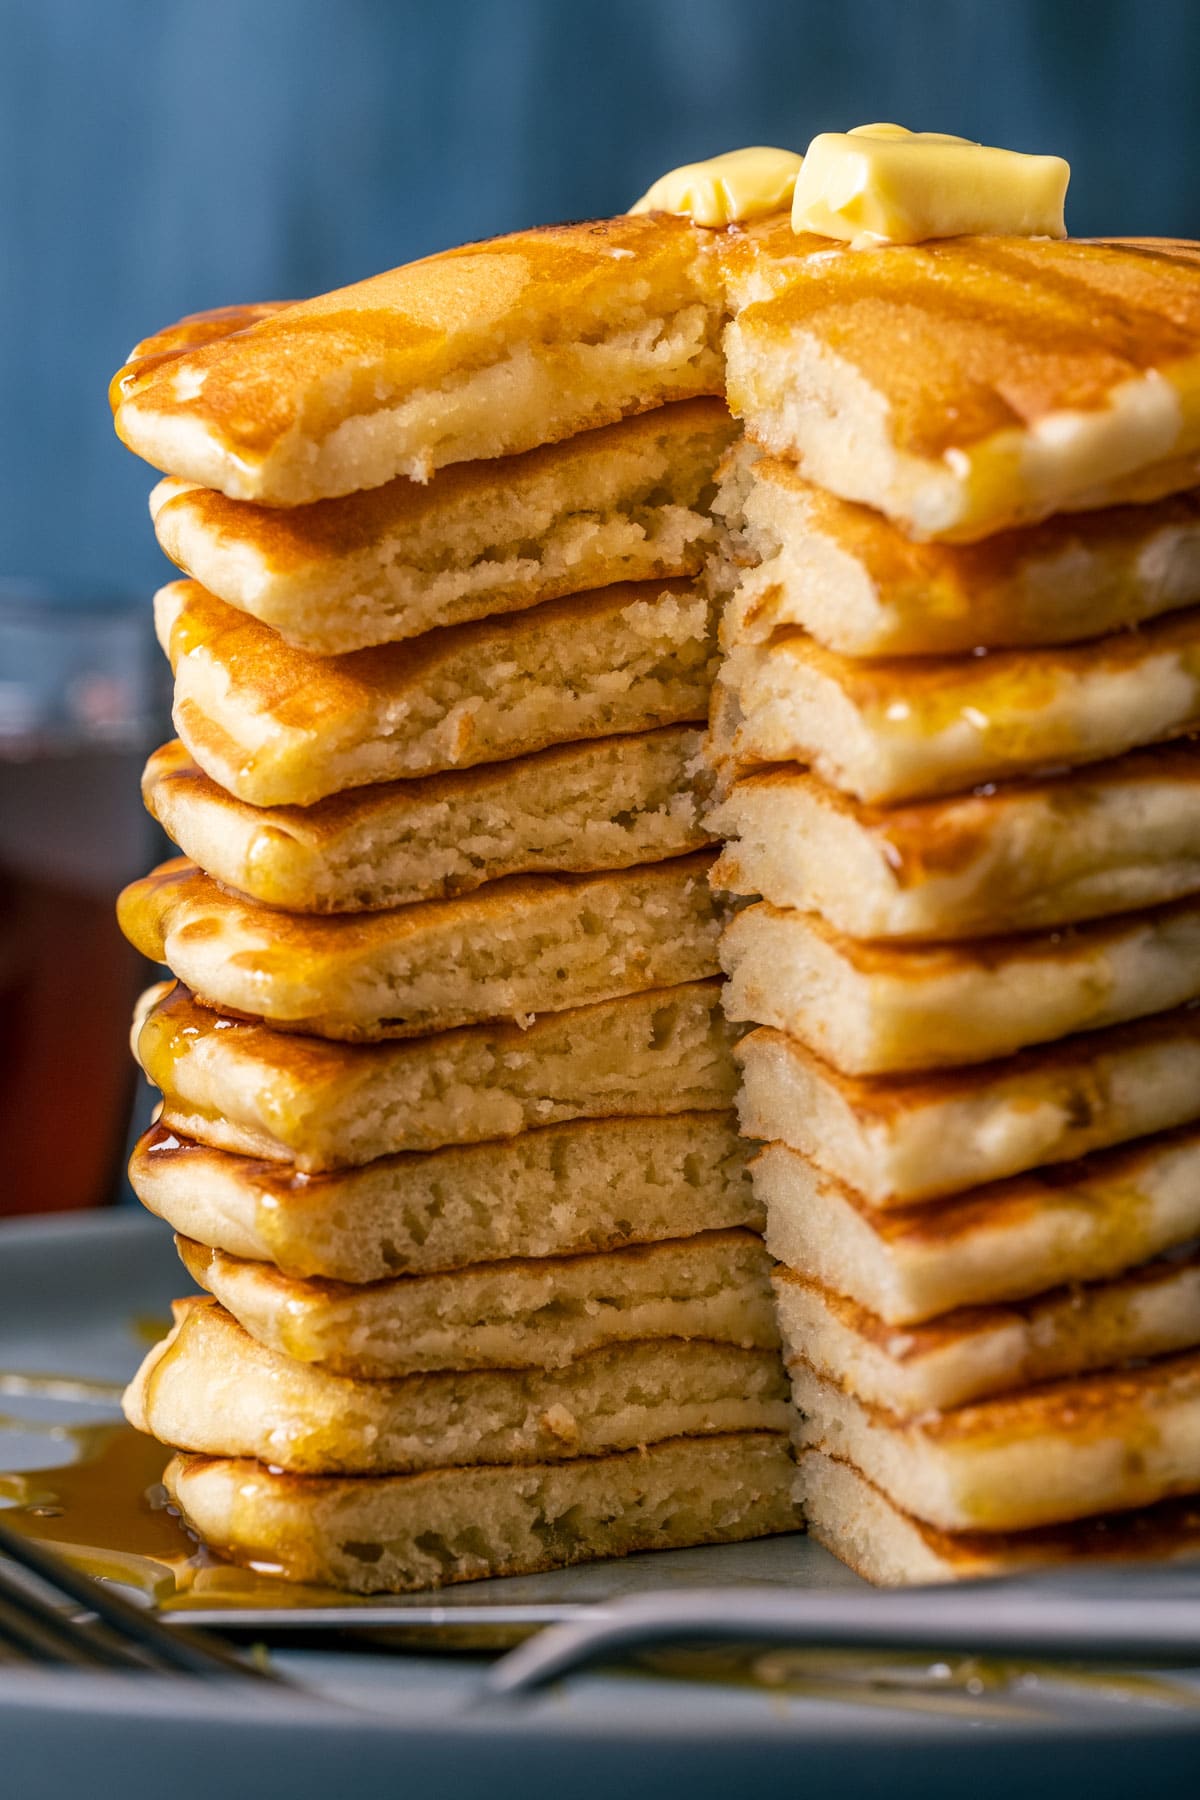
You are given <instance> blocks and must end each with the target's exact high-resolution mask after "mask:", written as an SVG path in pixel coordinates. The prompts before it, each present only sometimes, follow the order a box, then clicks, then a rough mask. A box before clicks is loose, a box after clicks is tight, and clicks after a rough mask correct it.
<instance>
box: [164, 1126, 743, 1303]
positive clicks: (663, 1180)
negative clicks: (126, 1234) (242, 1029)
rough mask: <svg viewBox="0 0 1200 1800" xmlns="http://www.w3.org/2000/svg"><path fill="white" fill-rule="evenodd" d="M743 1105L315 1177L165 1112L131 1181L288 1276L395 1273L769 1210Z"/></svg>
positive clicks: (699, 1227)
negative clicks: (756, 1182) (740, 1127)
mask: <svg viewBox="0 0 1200 1800" xmlns="http://www.w3.org/2000/svg"><path fill="white" fill-rule="evenodd" d="M748 1154H749V1146H748V1145H746V1144H744V1143H743V1142H742V1141H741V1139H740V1138H739V1137H738V1134H737V1127H736V1123H735V1120H734V1115H733V1113H732V1112H731V1111H728V1110H726V1111H719V1112H718V1111H713V1112H685V1113H678V1114H673V1115H668V1116H666V1117H662V1118H616V1119H576V1120H572V1121H570V1122H569V1123H568V1124H565V1125H548V1126H546V1127H545V1128H544V1129H542V1130H539V1131H522V1132H520V1133H518V1135H517V1136H516V1137H513V1138H507V1139H504V1140H502V1141H501V1142H499V1143H485V1144H466V1145H458V1144H454V1145H450V1146H448V1147H447V1148H445V1149H442V1150H433V1151H430V1152H428V1153H426V1154H421V1153H419V1152H409V1153H408V1154H406V1155H400V1156H385V1157H381V1158H380V1159H379V1160H378V1161H376V1162H371V1163H367V1164H365V1165H364V1166H363V1167H362V1168H358V1169H338V1170H335V1171H334V1172H333V1173H332V1174H326V1175H306V1174H303V1173H302V1172H301V1171H299V1170H297V1169H294V1168H292V1167H290V1166H289V1165H288V1164H286V1163H284V1164H282V1165H281V1164H279V1163H272V1162H265V1161H263V1160H262V1159H261V1158H255V1157H250V1156H238V1155H235V1154H234V1153H233V1152H232V1151H229V1150H214V1149H213V1148H212V1147H211V1146H210V1145H208V1144H199V1143H195V1142H193V1141H192V1140H191V1139H189V1138H179V1137H176V1136H175V1135H174V1134H173V1133H172V1132H170V1131H167V1130H166V1129H164V1127H163V1126H161V1125H156V1126H152V1127H151V1129H150V1130H149V1131H148V1132H146V1133H145V1134H144V1135H143V1136H142V1138H140V1139H139V1141H138V1143H137V1145H136V1146H135V1148H134V1152H133V1160H132V1161H131V1163H130V1165H129V1179H130V1181H131V1183H132V1184H133V1189H134V1192H135V1193H136V1194H137V1196H138V1198H139V1200H140V1201H141V1202H142V1204H143V1206H146V1207H148V1208H149V1210H150V1211H151V1212H152V1213H157V1214H158V1215H159V1216H160V1217H161V1218H164V1219H166V1221H167V1223H168V1224H169V1225H171V1226H173V1227H174V1229H175V1230H176V1231H178V1232H180V1233H181V1234H182V1235H183V1236H184V1237H188V1238H194V1239H195V1240H196V1241H197V1242H198V1243H201V1244H209V1245H212V1246H214V1247H215V1248H216V1249H219V1250H228V1251H230V1252H231V1253H232V1254H233V1255H234V1256H240V1257H245V1258H248V1259H249V1260H251V1261H259V1262H271V1263H274V1264H275V1266H276V1268H279V1269H282V1270H283V1271H284V1273H285V1274H287V1275H298V1276H307V1275H324V1276H327V1277H329V1278H330V1279H331V1280H334V1281H382V1280H384V1279H385V1278H386V1277H387V1276H389V1275H428V1274H431V1273H433V1272H434V1271H437V1270H441V1269H460V1268H465V1267H466V1266H468V1265H469V1264H471V1263H483V1262H497V1261H499V1260H501V1259H503V1258H505V1257H513V1256H575V1255H579V1254H580V1253H582V1252H585V1251H591V1250H617V1249H620V1248H621V1247H622V1246H623V1245H625V1244H645V1243H655V1242H657V1241H659V1240H660V1239H662V1238H671V1237H691V1236H692V1235H693V1234H694V1233H696V1232H699V1231H723V1230H727V1229H728V1228H730V1227H732V1226H739V1225H744V1226H748V1227H749V1228H750V1229H751V1230H752V1231H761V1230H762V1228H763V1223H764V1218H763V1212H762V1208H761V1207H760V1206H759V1204H758V1202H757V1201H756V1200H755V1198H754V1194H753V1190H752V1189H751V1186H750V1179H749V1176H748V1174H747V1171H746V1160H747V1157H748Z"/></svg>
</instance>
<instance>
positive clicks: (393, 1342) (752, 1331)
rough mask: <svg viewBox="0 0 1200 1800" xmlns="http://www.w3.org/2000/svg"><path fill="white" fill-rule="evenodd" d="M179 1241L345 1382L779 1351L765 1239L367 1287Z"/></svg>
mask: <svg viewBox="0 0 1200 1800" xmlns="http://www.w3.org/2000/svg"><path fill="white" fill-rule="evenodd" d="M176 1243H177V1245H178V1247H179V1253H180V1255H181V1257H182V1258H183V1263H184V1267H185V1268H186V1269H187V1272H188V1274H189V1275H190V1276H191V1277H192V1279H193V1281H195V1282H196V1283H197V1284H198V1285H199V1286H200V1287H203V1288H207V1290H208V1292H209V1293H210V1294H213V1295H214V1296H215V1297H216V1299H218V1300H219V1301H220V1302H221V1305H222V1306H224V1307H225V1309H226V1310H227V1311H228V1312H230V1313H232V1315H233V1317H234V1318H235V1319H236V1320H237V1321H238V1323H239V1324H240V1325H242V1326H243V1327H244V1328H245V1330H247V1331H248V1332H249V1333H250V1335H251V1337H253V1338H255V1339H257V1341H258V1342H259V1343H260V1344H266V1345H267V1346H268V1347H269V1348H270V1349H272V1350H281V1351H283V1353H284V1354H285V1355H287V1356H293V1357H295V1358H296V1359H297V1361H299V1362H305V1363H319V1364H320V1365H321V1367H322V1368H326V1369H332V1370H333V1371H334V1373H335V1374H339V1375H365V1376H394V1375H413V1374H420V1373H422V1372H424V1371H427V1370H433V1369H458V1370H461V1369H556V1368H561V1367H562V1366H563V1365H564V1364H566V1363H570V1362H573V1361H574V1360H575V1358H576V1357H578V1356H586V1355H588V1354H589V1353H590V1352H591V1351H593V1350H599V1349H602V1348H603V1347H604V1346H606V1345H609V1344H629V1343H635V1342H638V1341H639V1340H641V1339H643V1338H676V1337H678V1338H704V1339H707V1340H709V1341H710V1342H713V1343H721V1344H737V1345H740V1346H741V1347H742V1348H743V1349H746V1350H769V1349H771V1348H772V1347H773V1346H774V1345H776V1344H778V1342H779V1333H778V1330H777V1328H776V1324H775V1309H774V1306H773V1304H772V1300H771V1284H770V1280H769V1278H768V1277H769V1271H770V1266H771V1259H770V1257H769V1256H768V1255H767V1253H766V1251H765V1250H764V1249H763V1244H762V1239H761V1238H760V1237H759V1236H758V1235H757V1234H756V1233H755V1232H752V1231H712V1232H705V1233H702V1234H701V1235H700V1236H698V1237H691V1238H673V1239H668V1240H666V1241H664V1242H662V1243H659V1244H636V1245H632V1246H630V1247H628V1248H627V1249H624V1250H606V1251H600V1252H597V1253H596V1254H594V1255H589V1256H547V1257H529V1258H524V1259H521V1260H514V1261H510V1262H496V1263H480V1264H476V1265H475V1266H474V1267H472V1268H467V1269H451V1270H449V1271H447V1272H446V1273H444V1274H440V1275H404V1276H400V1277H399V1278H398V1279H395V1280H391V1281H375V1282H369V1283H366V1284H354V1285H352V1284H351V1283H349V1282H344V1281H322V1280H318V1279H316V1278H314V1279H311V1280H308V1281H299V1280H297V1279H296V1278H295V1277H294V1276H291V1275H284V1274H281V1273H280V1271H279V1270H278V1269H276V1268H274V1267H273V1266H272V1265H271V1264H270V1263H261V1262H246V1261H244V1260H243V1259H242V1258H240V1257H235V1256H230V1255H228V1253H227V1252H226V1251H224V1250H211V1249H208V1248H207V1247H206V1246H204V1245H203V1244H195V1243H192V1242H191V1240H190V1239H187V1238H178V1239H177V1240H176Z"/></svg>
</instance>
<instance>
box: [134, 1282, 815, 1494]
mask: <svg viewBox="0 0 1200 1800" xmlns="http://www.w3.org/2000/svg"><path fill="white" fill-rule="evenodd" d="M125 1416H126V1417H127V1418H128V1420H129V1422H130V1424H131V1425H134V1426H136V1427H137V1429H138V1430H139V1431H145V1432H148V1433H149V1434H150V1435H151V1436H152V1437H156V1438H158V1440H159V1442H160V1443H164V1444H170V1445H171V1446H172V1447H173V1448H174V1449H176V1450H190V1451H199V1452H202V1453H204V1454H205V1455H209V1456H238V1457H252V1458H254V1459H256V1460H257V1461H259V1462H262V1463H267V1464H271V1465H272V1466H274V1467H277V1468H281V1469H285V1470H287V1471H289V1472H290V1473H291V1474H297V1475H393V1474H409V1473H412V1472H414V1471H416V1470H419V1469H437V1468H446V1467H449V1466H457V1465H464V1466H465V1465H471V1464H477V1463H533V1462H558V1461H561V1460H562V1459H563V1458H564V1457H571V1456H603V1455H608V1454H609V1453H611V1452H613V1451H617V1450H634V1449H636V1448H637V1447H638V1446H639V1445H640V1444H653V1443H658V1442H661V1441H662V1440H663V1439H664V1438H673V1437H694V1436H704V1435H709V1434H712V1433H714V1432H729V1431H786V1430H787V1429H788V1421H789V1407H788V1401H787V1383H786V1379H785V1377H784V1373H783V1369H782V1367H781V1365H780V1362H779V1357H778V1354H777V1353H776V1352H775V1351H774V1350H742V1349H739V1348H738V1347H736V1346H734V1345H732V1344H713V1343H704V1342H701V1341H696V1342H693V1343H685V1342H684V1341H683V1340H681V1339H679V1338H661V1339H656V1340H654V1341H653V1342H649V1343H646V1342H643V1343H633V1344H617V1345H613V1346H612V1347H610V1348H608V1349H604V1350H596V1351H593V1352H592V1354H591V1355H590V1356H584V1357H580V1358H579V1360H578V1361H577V1362H573V1363H568V1364H567V1366H566V1367H565V1368H563V1369H555V1370H552V1371H546V1370H543V1369H534V1370H520V1369H517V1370H514V1369H482V1370H475V1371H473V1372H471V1373H469V1374H460V1373H457V1372H454V1371H450V1372H442V1373H439V1374H433V1375H409V1376H406V1377H404V1378H402V1379H400V1380H396V1381H356V1380H354V1379H352V1378H350V1377H347V1376H344V1375H332V1374H330V1373H329V1372H328V1371H327V1370H324V1369H316V1368H313V1367H312V1366H311V1365H309V1364H306V1363H300V1362H296V1361H294V1360H293V1359H292V1358H291V1357H288V1356H283V1355H282V1354H281V1353H280V1352H279V1351H277V1350H268V1349H267V1348H266V1347H265V1346H264V1345H262V1344H259V1343H256V1342H255V1340H254V1339H253V1338H252V1337H250V1335H249V1334H248V1333H247V1332H246V1331H244V1330H243V1329H242V1327H241V1326H240V1325H239V1324H238V1323H237V1322H236V1320H234V1319H233V1318H231V1317H230V1315H229V1314H228V1313H227V1312H225V1311H224V1310H223V1309H222V1308H221V1307H220V1306H218V1305H217V1304H216V1302H215V1301H213V1300H208V1299H198V1298H192V1299H189V1300H179V1301H176V1303H175V1326H174V1329H173V1330H172V1331H171V1333H170V1335H169V1336H168V1337H166V1338H164V1339H163V1341H162V1342H161V1343H160V1344H156V1345H155V1346H154V1348H153V1350H151V1351H150V1353H149V1355H148V1356H147V1357H146V1359H145V1361H144V1362H143V1364H142V1366H141V1368H140V1369H139V1370H138V1373H137V1374H136V1375H135V1376H134V1378H133V1381H132V1383H131V1384H130V1387H129V1389H128V1391H127V1393H126V1396H125Z"/></svg>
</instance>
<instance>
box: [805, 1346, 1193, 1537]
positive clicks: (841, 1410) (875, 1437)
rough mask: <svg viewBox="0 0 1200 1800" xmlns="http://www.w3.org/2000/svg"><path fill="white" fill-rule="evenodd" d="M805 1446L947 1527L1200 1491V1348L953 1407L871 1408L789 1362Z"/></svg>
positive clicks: (1021, 1526) (1102, 1509)
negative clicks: (919, 1409)
mask: <svg viewBox="0 0 1200 1800" xmlns="http://www.w3.org/2000/svg"><path fill="white" fill-rule="evenodd" d="M790 1372H791V1376H792V1398H793V1400H794V1401H795V1403H796V1407H797V1409H798V1411H799V1412H800V1414H801V1419H800V1422H799V1425H798V1426H797V1445H798V1447H802V1448H804V1449H810V1448H811V1449H820V1450H825V1451H827V1452H828V1453H829V1454H830V1455H831V1456H837V1457H840V1458H842V1459H843V1460H844V1461H846V1462H852V1463H853V1464H854V1465H855V1467H856V1468H859V1469H861V1470H862V1472H863V1473H864V1475H866V1476H867V1478H868V1480H870V1481H872V1482H874V1483H875V1485H876V1486H877V1487H879V1488H880V1489H881V1490H882V1491H883V1492H884V1493H885V1494H886V1495H887V1497H888V1499H889V1500H890V1501H892V1503H893V1504H894V1505H895V1506H898V1507H899V1508H900V1509H901V1510H902V1511H903V1512H910V1513H913V1514H915V1516H916V1517H917V1518H919V1519H923V1520H924V1521H925V1523H926V1524H928V1525H934V1526H936V1527H937V1528H938V1529H939V1530H941V1531H985V1532H991V1531H1002V1532H1007V1531H1027V1530H1033V1529H1035V1528H1036V1527H1038V1526H1043V1525H1061V1524H1064V1523H1068V1522H1069V1521H1070V1520H1072V1519H1085V1518H1088V1517H1090V1516H1091V1515H1093V1514H1098V1513H1106V1512H1124V1511H1125V1510H1127V1509H1130V1508H1134V1507H1139V1506H1152V1505H1154V1504H1156V1503H1157V1502H1158V1501H1160V1500H1167V1499H1172V1498H1174V1497H1176V1496H1180V1495H1185V1494H1193V1493H1196V1492H1198V1491H1200V1352H1197V1351H1185V1352H1184V1353H1183V1354H1182V1355H1178V1356H1164V1357H1160V1358H1159V1359H1158V1360H1157V1361H1155V1362H1150V1363H1145V1364H1142V1365H1141V1366H1140V1367H1135V1368H1130V1369H1116V1370H1112V1371H1109V1372H1107V1373H1105V1374H1101V1375H1084V1376H1075V1377H1072V1378H1070V1379H1067V1380H1063V1381H1051V1382H1046V1383H1044V1384H1043V1385H1041V1386H1039V1387H1032V1388H1026V1389H1023V1390H1022V1391H1021V1392H1019V1393H1016V1394H1006V1395H1003V1396H1002V1397H1000V1398H999V1399H995V1400H981V1401H978V1402H976V1403H975V1404H974V1405H971V1406H963V1407H959V1408H957V1409H955V1410H954V1411H951V1412H942V1413H937V1412H926V1413H917V1414H910V1415H907V1416H904V1415H901V1414H897V1413H894V1412H884V1411H883V1410H882V1409H881V1408H878V1407H869V1406H866V1405H864V1404H863V1403H862V1401H859V1400H854V1399H852V1398H851V1397H850V1396H849V1395H848V1394H846V1393H845V1392H843V1391H842V1390H841V1389H839V1388H837V1387H835V1386H834V1384H833V1383H832V1382H828V1381H823V1380H822V1379H821V1378H820V1377H819V1376H818V1375H817V1374H816V1373H815V1371H814V1370H813V1369H812V1368H810V1367H809V1366H808V1365H807V1364H805V1363H799V1362H797V1363H793V1364H792V1367H791V1371H790Z"/></svg>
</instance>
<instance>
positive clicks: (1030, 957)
mask: <svg viewBox="0 0 1200 1800" xmlns="http://www.w3.org/2000/svg"><path fill="white" fill-rule="evenodd" d="M720 954H721V965H722V967H723V968H724V970H725V973H726V975H727V976H728V977H729V980H728V982H727V984H726V987H725V990H724V996H723V998H724V1003H725V1010H726V1012H727V1013H728V1015H729V1017H730V1018H731V1019H735V1020H742V1019H753V1020H755V1021H756V1022H757V1023H759V1024H762V1025H770V1026H774V1027H775V1028H776V1029H778V1030H781V1031H785V1032H787V1033H788V1034H789V1035H790V1036H792V1037H794V1038H797V1039H799V1041H800V1042H801V1043H802V1044H805V1045H806V1046H807V1047H808V1048H809V1049H810V1050H814V1051H815V1052H816V1053H817V1054H818V1055H819V1056H821V1057H823V1058H825V1060H826V1061H828V1062H831V1063H833V1065H834V1066H835V1068H838V1069H841V1070H842V1071H843V1072H844V1073H846V1074H850V1075H889V1074H904V1073H909V1072H913V1071H918V1070H924V1069H930V1070H932V1069H944V1068H950V1067H956V1066H958V1065H960V1064H963V1063H976V1062H986V1061H989V1060H991V1059H992V1058H994V1057H1000V1056H1004V1055H1006V1054H1008V1053H1009V1052H1010V1051H1013V1050H1020V1049H1022V1048H1023V1047H1024V1046H1026V1045H1029V1044H1038V1043H1048V1042H1050V1041H1051V1040H1052V1039H1057V1038H1061V1037H1065V1036H1067V1035H1068V1034H1069V1033H1072V1032H1080V1031H1089V1030H1093V1029H1095V1028H1098V1027H1101V1026H1105V1025H1116V1024H1120V1023H1122V1022H1123V1021H1125V1020H1127V1019H1133V1018H1138V1017H1140V1016H1141V1015H1142V1014H1145V1013H1155V1012H1165V1011H1166V1009H1167V1008H1168V1007H1173V1006H1180V1005H1182V1004H1184V1003H1185V1002H1187V1001H1190V1000H1195V999H1197V998H1200V901H1197V900H1195V899H1187V900H1177V901H1175V902H1174V904H1173V905H1170V906H1161V907H1155V908H1152V909H1150V910H1148V911H1145V912H1135V913H1123V914H1121V915H1120V916H1119V917H1118V918H1115V919H1096V920H1092V921H1091V922H1090V923H1088V924H1085V925H1078V926H1075V927H1073V928H1072V929H1071V930H1070V931H1043V932H1036V933H1033V934H1031V935H1029V936H1024V937H1003V938H981V939H976V940H973V941H972V942H969V943H952V944H931V945H924V944H905V945H893V944H873V943H866V942H863V941H862V940H860V939H857V938H848V937H843V936H842V935H841V934H840V933H838V932H836V931H834V930H833V928H832V927H831V926H829V925H827V924H826V923H825V922H824V920H823V919H822V918H821V917H820V915H819V914H818V913H798V912H789V911H785V910H784V909H782V908H780V907H776V906H770V905H769V904H768V903H767V902H766V901H763V902H761V903H760V904H759V905H758V906H752V907H748V908H747V909H746V910H745V911H744V912H740V913H738V914H737V915H736V917H735V918H734V919H732V920H731V922H730V924H729V925H728V926H727V928H726V930H725V933H724V935H723V936H722V939H721V946H720Z"/></svg>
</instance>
